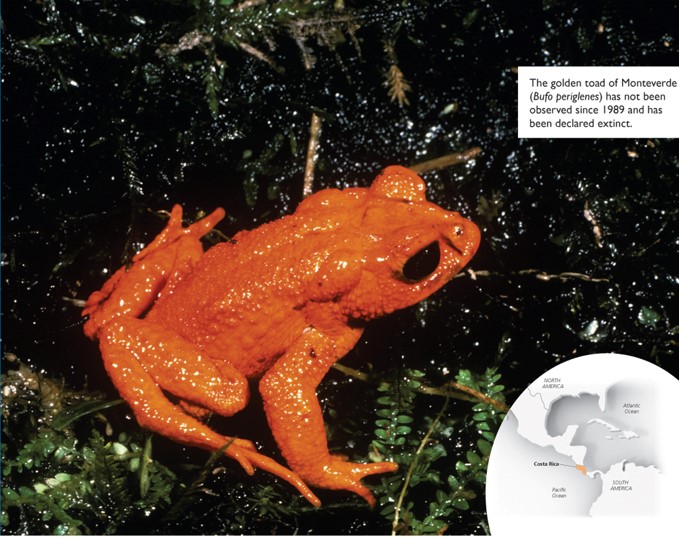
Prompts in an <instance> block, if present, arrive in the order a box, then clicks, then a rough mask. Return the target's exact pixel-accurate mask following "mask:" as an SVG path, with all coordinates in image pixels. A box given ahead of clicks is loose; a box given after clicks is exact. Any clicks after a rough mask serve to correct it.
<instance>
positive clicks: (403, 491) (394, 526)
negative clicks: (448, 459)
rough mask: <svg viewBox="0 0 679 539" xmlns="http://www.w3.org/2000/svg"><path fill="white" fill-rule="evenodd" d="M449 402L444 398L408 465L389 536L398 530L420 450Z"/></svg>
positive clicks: (448, 399)
mask: <svg viewBox="0 0 679 539" xmlns="http://www.w3.org/2000/svg"><path fill="white" fill-rule="evenodd" d="M449 401H450V398H449V397H446V400H445V402H444V403H443V406H442V407H441V410H439V413H438V414H437V415H436V417H435V418H434V421H432V422H431V426H430V427H429V430H427V433H426V434H425V435H424V438H422V441H421V442H420V445H419V446H418V447H417V451H415V456H414V458H413V460H412V462H411V463H410V466H409V467H408V473H407V474H406V477H405V481H404V482H403V488H402V489H401V494H400V495H399V497H398V502H397V503H396V505H395V506H394V520H393V522H392V523H391V535H396V532H397V530H398V521H399V517H400V516H401V507H403V501H404V500H405V497H406V491H407V490H408V485H409V484H410V478H411V477H412V476H413V472H414V471H415V466H417V461H418V460H419V458H420V454H421V453H422V450H423V449H424V447H425V446H426V445H427V442H429V439H430V438H431V435H432V434H433V433H434V430H435V429H436V427H437V426H438V424H439V422H440V421H441V417H443V412H445V411H446V408H447V407H448V402H449Z"/></svg>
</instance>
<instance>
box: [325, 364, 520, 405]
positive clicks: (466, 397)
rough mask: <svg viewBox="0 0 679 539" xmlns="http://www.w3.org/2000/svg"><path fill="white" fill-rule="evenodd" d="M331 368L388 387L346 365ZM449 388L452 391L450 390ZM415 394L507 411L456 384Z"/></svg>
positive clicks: (427, 388)
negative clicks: (484, 405)
mask: <svg viewBox="0 0 679 539" xmlns="http://www.w3.org/2000/svg"><path fill="white" fill-rule="evenodd" d="M332 368H333V369H335V370H336V371H339V372H341V373H342V374H345V375H346V376H349V377H351V378H355V379H356V380H361V381H362V382H366V383H380V384H385V385H386V386H387V387H388V386H389V385H390V384H388V383H387V382H385V381H384V380H380V379H378V378H377V377H375V376H372V375H370V374H368V373H366V372H363V371H359V370H357V369H352V368H351V367H347V366H346V365H342V364H341V363H335V364H334V365H333V366H332ZM451 388H453V389H452V390H451ZM415 392H416V393H422V394H423V395H435V396H437V397H445V398H446V399H456V400H462V401H467V402H483V403H485V404H490V405H491V406H492V407H493V408H495V409H497V410H499V411H501V412H506V411H507V410H508V409H509V408H508V407H507V405H506V404H504V403H502V402H500V401H498V400H495V399H492V398H490V397H487V396H486V395H484V394H483V393H480V392H479V391H477V390H475V389H472V388H471V387H467V386H465V385H462V384H458V383H457V382H449V383H447V384H445V385H444V386H442V387H431V386H424V385H423V386H420V387H418V388H417V389H415Z"/></svg>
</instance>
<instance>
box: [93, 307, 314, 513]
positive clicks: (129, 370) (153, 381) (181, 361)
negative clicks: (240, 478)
mask: <svg viewBox="0 0 679 539" xmlns="http://www.w3.org/2000/svg"><path fill="white" fill-rule="evenodd" d="M99 345H100V348H101V352H102V356H103V358H104V365H105V367H106V371H107V372H108V374H109V376H110V377H111V380H112V381H113V383H114V385H115V386H116V389H118V391H119V392H120V395H121V396H122V397H123V399H125V400H126V401H127V402H128V403H129V405H130V406H131V408H132V410H133V412H134V414H135V416H136V418H137V421H138V422H139V424H140V425H141V426H142V427H145V428H147V429H149V430H151V431H153V432H157V433H159V434H161V435H163V436H165V437H167V438H170V439H172V440H175V441H177V442H180V443H183V444H187V445H193V446H196V447H200V448H203V449H207V450H209V451H218V450H223V451H224V454H225V455H226V456H228V457H230V458H233V459H234V460H236V461H238V463H239V464H240V465H241V466H242V467H243V468H244V469H245V471H246V472H247V473H248V474H252V473H253V471H254V467H259V468H262V469H264V470H267V471H268V472H270V473H273V474H274V475H277V476H278V477H280V478H281V479H284V480H285V481H287V482H289V483H290V484H292V485H293V486H295V487H296V488H297V489H298V490H299V491H300V493H301V494H302V495H303V496H305V497H306V498H307V499H308V500H309V502H311V503H312V504H314V505H320V502H319V500H318V498H317V497H316V496H315V495H314V494H313V493H312V492H311V490H310V489H309V488H308V487H307V485H306V484H305V483H304V482H303V481H302V479H301V478H300V477H299V476H298V475H297V474H295V473H294V472H292V471H290V470H288V469H287V468H285V467H283V466H281V465H280V464H278V463H277V462H275V461H274V460H272V459H270V458H268V457H265V456H264V455H261V454H259V453H258V452H257V451H256V450H255V448H254V445H253V444H252V442H249V441H247V440H240V439H235V438H231V437H226V436H222V435H220V434H218V433H216V432H214V431H213V430H211V429H210V428H208V427H207V426H206V425H204V424H203V423H201V422H200V421H198V420H197V419H195V418H194V417H191V416H190V415H189V414H187V413H186V412H185V411H184V410H182V408H181V407H179V406H175V405H174V404H172V403H171V402H170V401H169V400H168V399H167V397H166V396H165V395H164V393H163V389H164V390H166V391H168V392H170V393H172V394H174V395H176V396H177V397H180V398H182V399H185V400H188V401H190V402H191V403H194V404H196V405H198V406H200V407H203V408H206V409H208V410H212V411H214V412H216V413H218V414H221V415H227V416H228V415H232V414H234V413H236V412H237V411H238V410H240V409H242V408H243V407H244V406H245V405H246V404H247V401H248V385H247V380H246V379H245V378H244V377H243V376H242V375H241V374H240V373H239V372H238V371H237V370H236V369H235V368H234V367H233V366H231V365H230V364H228V363H226V362H222V361H216V360H215V359H213V358H211V357H209V356H207V355H206V354H204V353H203V352H201V351H200V350H198V349H197V347H195V346H194V345H192V344H191V343H189V342H187V341H184V340H183V339H182V338H181V337H180V336H178V335H176V334H174V333H172V332H170V331H168V330H167V329H166V328H164V327H161V326H158V325H156V324H154V323H153V322H149V321H146V320H138V319H134V318H126V317H122V318H118V319H116V320H114V321H113V322H112V323H110V324H107V325H106V326H104V327H103V328H102V329H101V331H100V334H99Z"/></svg>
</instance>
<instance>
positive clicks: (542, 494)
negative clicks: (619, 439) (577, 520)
mask: <svg viewBox="0 0 679 539" xmlns="http://www.w3.org/2000/svg"><path fill="white" fill-rule="evenodd" d="M501 429H502V436H503V439H502V452H501V453H499V454H497V455H494V456H493V459H492V460H491V466H492V467H493V470H492V474H493V477H494V480H495V481H497V483H498V484H500V485H504V487H503V488H504V489H506V490H505V492H507V493H508V494H509V493H510V492H511V493H512V494H511V495H508V496H506V497H505V498H504V499H503V502H502V503H503V506H504V507H503V511H506V512H508V513H510V514H521V515H538V516H572V517H586V516H589V510H590V507H591V506H592V504H593V503H594V501H595V500H596V499H597V498H599V496H600V495H601V486H602V480H601V477H600V476H599V475H597V476H594V477H593V476H585V475H583V474H582V473H581V472H580V471H579V470H577V469H576V468H575V466H573V463H572V462H570V459H569V458H568V457H566V456H564V455H562V454H561V453H559V452H557V451H556V450H555V449H554V448H553V447H551V446H547V447H540V446H538V445H536V444H534V443H532V442H531V441H530V440H527V439H526V438H524V437H523V436H521V435H520V434H519V433H518V421H517V419H516V416H515V415H514V414H513V413H512V412H509V413H508V414H507V417H506V419H505V420H504V422H503V424H502V427H501ZM550 461H551V462H556V463H560V464H561V465H560V466H536V463H545V462H550ZM490 473H491V470H490V469H489V474H490ZM562 488H564V489H565V492H566V494H567V496H566V497H565V498H559V497H554V494H555V492H554V490H553V489H562Z"/></svg>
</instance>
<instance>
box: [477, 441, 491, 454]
mask: <svg viewBox="0 0 679 539" xmlns="http://www.w3.org/2000/svg"><path fill="white" fill-rule="evenodd" d="M476 445H477V446H478V447H479V451H481V454H482V455H483V456H484V457H487V456H488V455H490V450H491V448H492V447H493V446H492V445H491V444H490V443H489V442H488V441H487V440H484V439H479V440H477V441H476Z"/></svg>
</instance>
